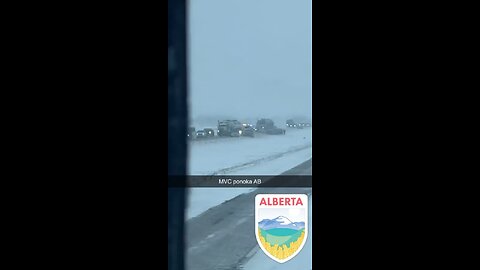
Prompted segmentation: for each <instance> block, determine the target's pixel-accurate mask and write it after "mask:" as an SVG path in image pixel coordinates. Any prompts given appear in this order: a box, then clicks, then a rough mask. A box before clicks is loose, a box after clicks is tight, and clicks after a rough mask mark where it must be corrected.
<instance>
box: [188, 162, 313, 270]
mask: <svg viewBox="0 0 480 270" xmlns="http://www.w3.org/2000/svg"><path fill="white" fill-rule="evenodd" d="M311 166H312V164H311V159H310V160H309V161H307V162H304V163H302V164H301V165H299V166H297V167H295V168H293V169H291V170H289V171H287V172H285V174H296V175H300V174H307V175H308V174H310V175H311V171H312V168H311ZM258 193H304V194H308V195H309V201H310V200H311V193H312V189H311V188H283V187H282V188H257V189H255V190H253V191H252V192H249V193H244V194H241V195H239V196H237V197H235V198H233V199H231V200H229V201H226V202H224V203H223V204H220V205H218V206H215V207H213V208H211V209H209V210H208V211H206V212H204V213H202V214H200V215H199V216H196V217H194V218H191V219H189V220H187V222H186V225H187V229H186V230H187V232H186V237H187V242H186V246H187V248H186V249H187V250H186V253H187V257H186V265H187V270H227V269H229V270H239V269H242V270H250V269H252V270H254V269H255V270H256V269H272V270H273V269H275V270H277V268H278V267H281V268H278V269H287V268H288V267H287V266H288V265H290V268H289V269H299V270H300V269H311V237H310V235H311V228H310V235H309V237H308V238H307V243H306V245H305V247H304V248H303V249H302V251H301V252H300V253H299V254H298V255H297V257H295V258H293V259H291V260H290V261H288V262H286V263H284V264H279V263H276V262H274V261H273V260H271V259H270V258H268V257H267V256H266V255H265V254H263V251H261V250H260V249H259V248H258V244H257V240H256V238H255V231H254V228H255V227H254V222H255V216H254V214H255V208H254V203H253V202H254V201H255V195H256V194H258ZM212 196H215V194H214V193H212ZM310 206H311V204H310ZM310 209H311V207H310ZM309 215H310V216H311V212H310V213H309ZM310 220H311V219H310ZM310 226H311V223H310ZM259 264H260V265H259ZM292 266H293V268H292ZM282 267H283V268H282ZM285 267H286V268H285ZM298 267H300V268H298Z"/></svg>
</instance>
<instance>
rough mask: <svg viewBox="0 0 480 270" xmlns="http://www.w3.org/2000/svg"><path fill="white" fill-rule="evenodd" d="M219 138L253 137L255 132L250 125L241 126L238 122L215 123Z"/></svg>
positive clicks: (224, 121)
mask: <svg viewBox="0 0 480 270" xmlns="http://www.w3.org/2000/svg"><path fill="white" fill-rule="evenodd" d="M217 128H218V132H217V135H218V136H219V137H240V136H246V137H254V136H255V130H254V128H253V127H252V126H251V125H248V124H242V123H241V122H240V121H238V120H223V121H218V123H217Z"/></svg>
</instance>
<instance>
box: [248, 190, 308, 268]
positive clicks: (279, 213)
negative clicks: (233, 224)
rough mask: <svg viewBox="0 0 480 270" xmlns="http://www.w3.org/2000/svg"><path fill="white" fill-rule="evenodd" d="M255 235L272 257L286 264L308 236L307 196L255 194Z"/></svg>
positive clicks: (267, 253) (300, 248) (299, 249)
mask: <svg viewBox="0 0 480 270" xmlns="http://www.w3.org/2000/svg"><path fill="white" fill-rule="evenodd" d="M255 235H256V237H257V242H258V244H259V245H260V248H261V249H262V250H263V252H265V254H266V255H267V256H268V257H270V258H272V259H273V260H275V261H277V262H279V263H284V262H286V261H288V260H290V259H292V258H293V257H295V256H296V255H297V254H298V253H299V252H300V251H301V250H302V248H303V246H304V245H305V242H306V240H307V236H308V196H307V195H305V194H258V195H256V196H255Z"/></svg>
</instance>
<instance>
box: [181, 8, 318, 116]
mask: <svg viewBox="0 0 480 270" xmlns="http://www.w3.org/2000/svg"><path fill="white" fill-rule="evenodd" d="M189 4H190V5H189V8H190V10H189V29H190V30H189V32H190V35H189V58H190V61H189V84H190V85H189V104H190V106H189V111H190V119H191V120H192V121H193V122H196V121H197V122H198V121H202V119H210V118H213V119H214V118H220V119H225V118H233V119H239V120H240V119H252V118H255V119H258V118H264V117H265V118H274V119H275V118H276V119H288V118H291V117H305V118H308V119H311V111H312V72H311V71H312V9H311V5H312V3H311V0H296V1H292V0H190V2H189ZM220 119H217V120H220ZM208 121H210V120H208Z"/></svg>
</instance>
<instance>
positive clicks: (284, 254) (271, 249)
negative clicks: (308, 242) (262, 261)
mask: <svg viewBox="0 0 480 270" xmlns="http://www.w3.org/2000/svg"><path fill="white" fill-rule="evenodd" d="M258 237H259V238H260V242H261V243H262V246H263V247H264V248H265V250H266V251H268V253H270V254H272V255H273V256H274V257H275V258H277V259H280V260H282V259H286V258H288V257H290V256H291V255H292V254H293V253H295V251H297V250H298V248H299V247H300V245H301V244H302V242H303V238H304V237H305V231H303V232H302V234H301V235H300V237H298V239H297V240H296V241H294V242H291V243H290V247H287V245H286V244H283V245H282V246H278V244H275V245H271V244H270V243H269V242H267V241H266V240H265V237H263V236H262V234H261V232H260V229H258Z"/></svg>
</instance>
